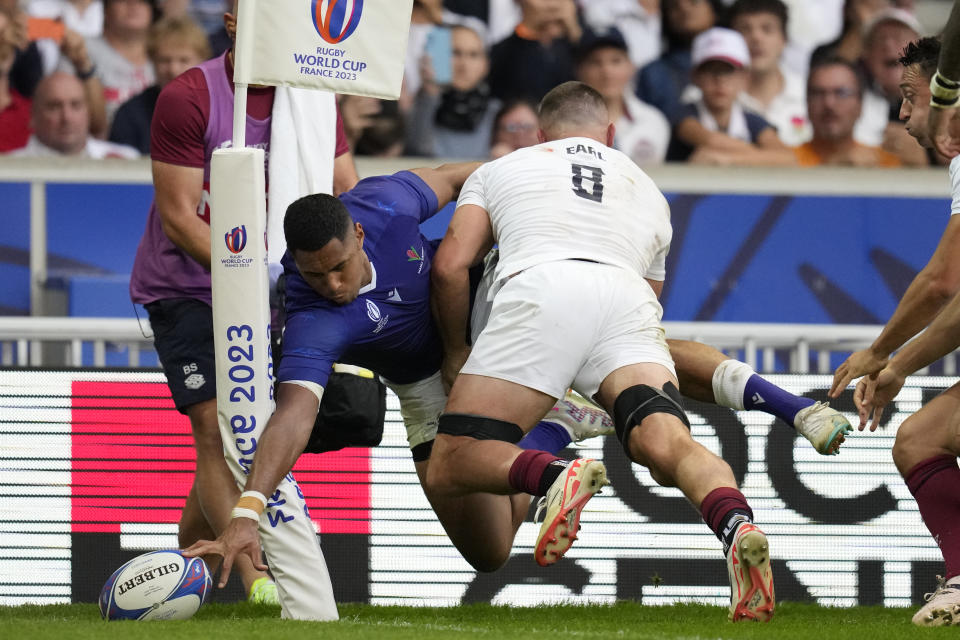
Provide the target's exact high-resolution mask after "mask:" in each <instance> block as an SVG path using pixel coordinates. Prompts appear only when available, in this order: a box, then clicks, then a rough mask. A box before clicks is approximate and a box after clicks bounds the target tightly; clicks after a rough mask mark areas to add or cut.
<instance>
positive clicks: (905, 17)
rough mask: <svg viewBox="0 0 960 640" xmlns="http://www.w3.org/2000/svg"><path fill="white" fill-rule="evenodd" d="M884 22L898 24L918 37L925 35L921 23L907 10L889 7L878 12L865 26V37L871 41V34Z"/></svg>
mask: <svg viewBox="0 0 960 640" xmlns="http://www.w3.org/2000/svg"><path fill="white" fill-rule="evenodd" d="M884 22H898V23H900V24H902V25H903V26H905V27H907V28H908V29H911V30H912V31H913V32H914V33H915V34H917V35H918V36H921V35H923V27H921V26H920V22H919V21H918V20H917V19H916V17H914V15H913V14H912V13H910V12H909V11H907V10H905V9H898V8H897V7H887V8H886V9H881V10H880V11H878V12H877V14H876V15H875V16H873V18H872V19H871V20H870V21H869V22H868V23H867V24H865V25H864V26H863V37H864V38H867V39H869V38H870V34H871V33H873V30H874V29H876V28H877V25H880V24H882V23H884Z"/></svg>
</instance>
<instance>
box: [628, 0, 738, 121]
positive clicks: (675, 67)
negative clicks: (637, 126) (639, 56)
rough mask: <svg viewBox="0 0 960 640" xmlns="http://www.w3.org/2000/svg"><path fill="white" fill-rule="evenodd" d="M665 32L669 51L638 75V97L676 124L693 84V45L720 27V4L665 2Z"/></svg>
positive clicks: (699, 0) (706, 0)
mask: <svg viewBox="0 0 960 640" xmlns="http://www.w3.org/2000/svg"><path fill="white" fill-rule="evenodd" d="M661 4H662V9H661V15H662V26H661V30H662V32H663V36H664V38H665V39H666V44H667V49H666V51H664V52H663V53H662V54H660V57H659V58H657V59H656V60H654V61H653V62H651V63H650V64H648V65H647V66H645V67H643V68H642V69H640V72H639V74H637V86H636V92H637V97H638V98H640V99H641V100H643V101H644V102H646V103H647V104H651V105H653V106H654V107H656V108H657V109H660V111H661V112H663V114H664V115H665V116H667V119H668V120H670V121H671V122H673V121H674V118H675V117H676V114H677V112H678V110H679V109H680V105H681V103H682V102H686V100H683V99H682V95H683V93H684V89H685V88H686V87H687V86H688V84H689V83H690V67H691V65H690V45H691V44H692V43H693V39H694V38H695V37H697V34H700V33H703V32H704V31H706V30H707V29H709V28H710V27H712V26H714V25H715V24H717V23H718V21H719V17H720V15H721V12H722V10H723V5H722V4H721V3H720V0H663V2H662V3H661Z"/></svg>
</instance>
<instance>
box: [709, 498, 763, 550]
mask: <svg viewBox="0 0 960 640" xmlns="http://www.w3.org/2000/svg"><path fill="white" fill-rule="evenodd" d="M700 513H701V514H702V515H703V521H704V522H706V523H707V526H709V527H710V529H712V530H713V532H714V533H715V534H716V536H717V538H719V539H720V541H721V542H722V543H723V552H724V553H726V552H727V549H729V548H730V545H731V544H733V536H734V534H735V533H736V531H737V527H738V526H739V525H740V523H742V522H753V511H752V510H751V509H750V505H748V504H747V499H746V498H744V497H743V494H742V493H740V492H739V491H737V490H736V489H731V488H730V487H720V488H718V489H714V490H713V491H711V492H710V493H708V494H707V497H706V498H704V499H703V502H701V503H700Z"/></svg>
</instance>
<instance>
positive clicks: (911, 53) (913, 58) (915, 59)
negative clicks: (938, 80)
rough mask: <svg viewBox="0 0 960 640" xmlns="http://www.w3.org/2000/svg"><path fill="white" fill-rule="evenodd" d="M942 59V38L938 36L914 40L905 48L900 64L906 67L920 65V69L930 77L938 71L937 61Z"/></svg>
mask: <svg viewBox="0 0 960 640" xmlns="http://www.w3.org/2000/svg"><path fill="white" fill-rule="evenodd" d="M939 60H940V40H939V39H938V38H920V39H919V40H914V41H913V42H911V43H910V44H908V45H907V48H906V49H904V50H903V55H902V56H900V60H899V62H900V64H902V65H903V66H905V67H909V66H912V65H915V64H916V65H919V66H920V70H921V71H922V72H923V74H924V75H925V76H927V77H928V78H932V77H933V74H934V73H935V72H936V71H937V62H938V61H939Z"/></svg>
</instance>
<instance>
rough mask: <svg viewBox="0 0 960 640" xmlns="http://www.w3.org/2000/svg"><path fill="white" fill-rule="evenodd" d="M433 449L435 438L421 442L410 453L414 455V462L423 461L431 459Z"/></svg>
mask: <svg viewBox="0 0 960 640" xmlns="http://www.w3.org/2000/svg"><path fill="white" fill-rule="evenodd" d="M432 451H433V440H427V441H426V442H421V443H420V444H418V445H417V446H415V447H412V448H411V449H410V453H411V454H412V455H413V461H414V462H423V461H424V460H429V459H430V452H432Z"/></svg>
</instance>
